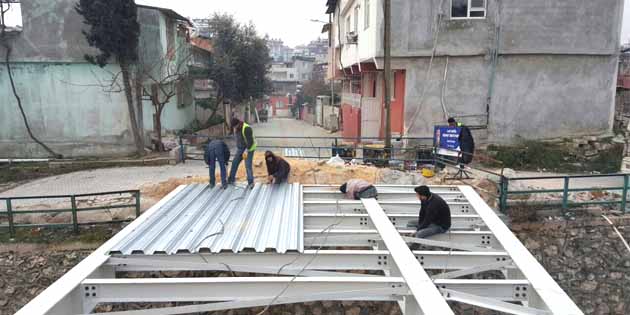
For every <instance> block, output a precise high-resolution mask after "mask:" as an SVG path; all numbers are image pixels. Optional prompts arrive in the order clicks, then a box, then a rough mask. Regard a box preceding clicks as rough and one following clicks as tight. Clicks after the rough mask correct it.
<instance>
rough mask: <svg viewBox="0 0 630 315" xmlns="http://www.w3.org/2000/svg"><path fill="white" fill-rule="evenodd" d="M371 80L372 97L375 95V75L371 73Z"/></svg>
mask: <svg viewBox="0 0 630 315" xmlns="http://www.w3.org/2000/svg"><path fill="white" fill-rule="evenodd" d="M370 79H371V80H372V93H371V94H372V97H376V75H372V76H371V78H370Z"/></svg>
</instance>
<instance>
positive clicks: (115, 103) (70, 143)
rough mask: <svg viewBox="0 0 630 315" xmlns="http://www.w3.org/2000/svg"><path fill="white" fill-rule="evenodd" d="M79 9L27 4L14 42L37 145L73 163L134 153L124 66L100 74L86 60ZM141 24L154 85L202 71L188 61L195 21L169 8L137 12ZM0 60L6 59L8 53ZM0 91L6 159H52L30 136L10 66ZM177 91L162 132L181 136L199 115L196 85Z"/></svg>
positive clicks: (61, 0)
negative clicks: (178, 70) (178, 68)
mask: <svg viewBox="0 0 630 315" xmlns="http://www.w3.org/2000/svg"><path fill="white" fill-rule="evenodd" d="M76 3H77V0H54V1H23V2H22V5H21V14H22V21H23V28H22V29H19V30H16V31H14V32H13V33H12V34H11V35H10V44H11V45H12V46H13V53H12V57H11V69H12V72H13V76H14V79H15V81H16V85H17V91H18V93H19V94H20V96H21V98H22V103H23V105H24V109H25V111H26V115H27V117H28V119H29V123H30V125H31V128H32V130H33V132H34V133H35V135H37V136H38V137H39V139H41V140H42V141H43V142H45V143H46V144H48V145H49V146H50V147H52V148H53V149H54V150H56V151H57V152H59V153H61V154H63V155H64V156H67V157H76V156H103V155H124V154H128V153H131V152H134V151H135V147H134V145H133V137H132V135H131V132H130V129H131V127H130V123H129V118H128V117H129V116H128V111H127V104H126V101H125V96H124V93H123V92H122V90H121V88H120V87H121V86H122V85H121V84H122V83H121V82H118V81H117V80H115V78H116V77H117V75H116V74H117V73H119V72H120V67H119V66H118V65H117V64H115V63H111V64H109V65H107V66H106V67H105V68H104V69H101V68H100V67H98V66H95V65H92V64H89V63H88V62H87V61H86V60H85V58H84V55H85V54H86V53H87V54H92V53H96V51H95V49H93V48H91V47H90V46H89V45H88V43H87V42H86V40H85V37H84V35H83V34H82V33H81V31H82V30H83V29H84V28H85V27H86V26H85V25H84V24H83V18H82V17H81V16H79V15H78V14H77V13H76V11H75V10H74V6H75V5H76ZM138 22H139V23H140V27H141V34H140V45H139V50H140V51H139V56H140V61H141V63H142V64H143V66H144V68H145V69H153V72H155V73H153V77H154V78H158V80H159V79H160V78H163V77H164V76H165V75H167V74H168V71H166V70H167V69H173V66H175V65H178V64H179V65H184V66H185V69H182V73H183V75H188V74H189V70H191V69H193V68H195V67H197V66H198V67H201V68H203V67H204V65H203V64H202V62H197V59H195V60H193V61H192V62H190V63H189V60H188V59H186V58H190V56H191V50H192V56H194V57H198V56H199V54H200V52H199V51H198V50H199V49H197V48H195V49H193V48H191V47H190V46H191V45H190V38H189V33H188V32H187V30H186V28H187V27H188V24H189V22H188V21H187V20H186V19H185V18H184V17H182V16H181V15H179V14H177V13H176V12H174V11H172V10H169V9H164V8H156V7H148V6H139V8H138ZM0 54H2V55H3V56H4V54H5V52H4V50H3V49H2V48H0ZM201 70H203V69H201ZM160 81H162V83H163V84H169V82H167V81H163V80H160ZM112 83H113V84H112ZM144 84H145V85H150V84H153V82H151V81H150V80H147V81H146V82H144ZM0 86H1V87H2V88H1V89H0V99H2V100H3V101H2V105H1V106H0V156H1V157H40V156H46V153H45V152H43V150H42V149H41V148H40V147H39V146H38V145H36V144H35V143H34V142H32V141H31V139H30V138H29V136H28V134H27V132H26V129H25V127H24V124H23V122H22V119H21V116H20V113H19V111H18V107H17V104H16V102H15V98H14V97H13V94H12V93H11V89H10V85H9V80H8V75H7V71H6V68H5V67H4V66H2V67H0ZM173 88H175V89H177V95H176V96H175V97H173V98H172V99H171V101H170V103H169V104H168V105H167V106H166V107H165V109H164V113H163V114H162V126H163V129H164V130H178V129H182V128H184V127H185V126H186V125H188V124H189V123H190V122H191V121H192V120H193V119H194V116H195V113H194V109H193V103H194V97H193V94H194V87H193V78H192V77H190V80H188V79H187V80H180V81H179V82H178V84H177V86H174V87H173ZM147 90H149V91H150V90H151V89H150V88H147ZM143 100H144V103H143V113H144V115H143V117H144V118H143V120H144V126H143V127H144V130H145V134H148V133H150V131H151V130H152V129H153V115H154V110H153V107H152V105H151V102H150V100H149V99H148V97H147V96H146V95H145V96H144V97H143ZM171 103H172V104H171ZM147 143H150V142H147Z"/></svg>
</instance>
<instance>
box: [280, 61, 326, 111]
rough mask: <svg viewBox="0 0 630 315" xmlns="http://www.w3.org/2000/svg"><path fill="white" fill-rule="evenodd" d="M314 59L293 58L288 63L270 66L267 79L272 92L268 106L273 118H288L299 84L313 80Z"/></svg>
mask: <svg viewBox="0 0 630 315" xmlns="http://www.w3.org/2000/svg"><path fill="white" fill-rule="evenodd" d="M314 65H315V58H313V57H303V56H293V57H292V58H291V61H290V62H274V63H272V64H271V69H270V70H269V74H268V77H269V79H270V80H271V84H272V92H271V95H270V96H269V101H268V104H269V105H270V106H271V108H272V115H273V116H289V115H290V112H289V109H290V108H291V107H293V105H294V101H295V100H296V98H295V95H296V94H297V90H298V88H299V87H300V85H301V84H303V83H304V82H306V81H308V80H311V79H312V78H313V67H314Z"/></svg>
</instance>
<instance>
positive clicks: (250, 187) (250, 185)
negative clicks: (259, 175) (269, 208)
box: [245, 183, 254, 190]
mask: <svg viewBox="0 0 630 315" xmlns="http://www.w3.org/2000/svg"><path fill="white" fill-rule="evenodd" d="M245 189H249V190H252V189H254V183H251V184H247V187H245Z"/></svg>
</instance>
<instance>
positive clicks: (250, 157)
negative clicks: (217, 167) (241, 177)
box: [228, 148, 255, 185]
mask: <svg viewBox="0 0 630 315" xmlns="http://www.w3.org/2000/svg"><path fill="white" fill-rule="evenodd" d="M254 152H255V151H248V152H247V159H246V160H245V171H246V172H247V183H248V184H250V185H251V184H253V183H254V167H253V163H254ZM243 153H245V148H237V149H236V155H235V156H234V160H232V168H231V169H230V178H229V179H228V182H229V183H234V182H235V181H236V172H237V171H238V167H239V165H240V164H241V161H243Z"/></svg>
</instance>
